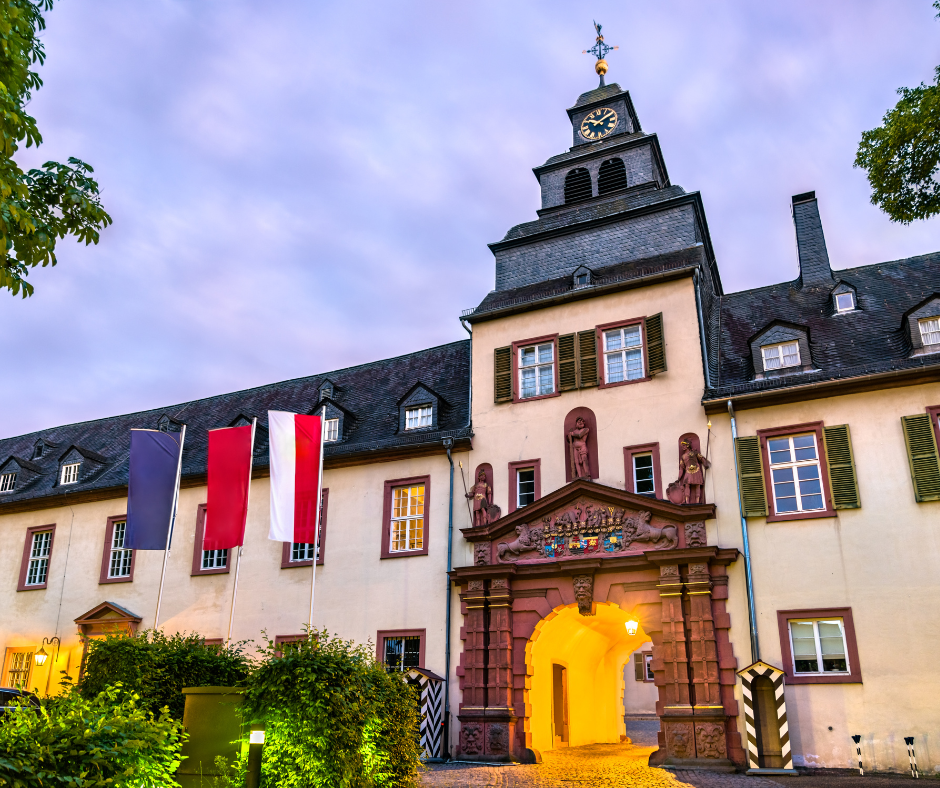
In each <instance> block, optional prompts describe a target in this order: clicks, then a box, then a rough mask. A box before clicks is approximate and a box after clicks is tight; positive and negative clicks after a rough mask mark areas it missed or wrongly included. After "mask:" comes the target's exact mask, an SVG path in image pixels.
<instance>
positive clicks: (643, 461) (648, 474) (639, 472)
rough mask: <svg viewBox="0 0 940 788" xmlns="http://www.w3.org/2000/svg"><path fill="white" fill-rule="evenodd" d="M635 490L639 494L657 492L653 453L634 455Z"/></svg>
mask: <svg viewBox="0 0 940 788" xmlns="http://www.w3.org/2000/svg"><path fill="white" fill-rule="evenodd" d="M633 490H634V492H636V493H638V494H639V495H655V494H656V483H655V481H654V479H653V455H652V454H634V455H633Z"/></svg>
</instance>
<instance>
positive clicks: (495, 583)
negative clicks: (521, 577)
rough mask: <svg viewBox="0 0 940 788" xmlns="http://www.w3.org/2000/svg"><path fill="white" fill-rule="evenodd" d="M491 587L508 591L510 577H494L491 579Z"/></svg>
mask: <svg viewBox="0 0 940 788" xmlns="http://www.w3.org/2000/svg"><path fill="white" fill-rule="evenodd" d="M490 589H491V590H493V591H508V590H509V579H508V578H506V577H494V578H493V579H492V580H490Z"/></svg>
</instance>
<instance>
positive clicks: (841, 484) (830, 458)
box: [823, 424, 862, 509]
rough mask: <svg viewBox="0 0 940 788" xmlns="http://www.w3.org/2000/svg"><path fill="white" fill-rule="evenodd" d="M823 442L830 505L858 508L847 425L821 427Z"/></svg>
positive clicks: (859, 504)
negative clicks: (830, 495)
mask: <svg viewBox="0 0 940 788" xmlns="http://www.w3.org/2000/svg"><path fill="white" fill-rule="evenodd" d="M823 442H824V443H825V446H826V464H827V465H828V466H829V489H830V490H831V491H832V505H833V506H834V507H835V508H836V509H858V508H860V507H861V505H862V501H861V497H860V496H859V494H858V478H857V477H856V475H855V457H854V455H853V454H852V438H851V435H850V434H849V425H848V424H840V425H837V426H835V427H823Z"/></svg>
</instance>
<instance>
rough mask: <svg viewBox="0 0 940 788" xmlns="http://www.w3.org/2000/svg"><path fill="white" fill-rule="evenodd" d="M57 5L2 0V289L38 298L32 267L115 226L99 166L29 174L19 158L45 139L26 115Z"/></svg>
mask: <svg viewBox="0 0 940 788" xmlns="http://www.w3.org/2000/svg"><path fill="white" fill-rule="evenodd" d="M52 2H53V0H0V288H6V289H8V290H10V291H11V292H12V293H13V294H14V295H16V294H17V293H22V295H23V297H24V298H25V297H27V296H29V295H32V293H33V286H32V285H31V284H30V283H29V282H27V281H26V276H27V274H28V272H29V269H30V268H33V267H35V266H37V265H42V266H47V265H55V264H56V262H57V261H56V254H55V247H56V241H58V240H59V239H61V238H65V237H66V236H67V235H72V236H74V237H75V238H76V239H77V240H79V241H82V242H84V243H85V245H86V246H87V245H88V244H91V243H95V244H96V243H98V231H99V230H102V229H104V228H105V227H107V226H108V225H109V224H111V217H110V216H109V215H108V214H107V213H106V212H105V210H104V208H103V207H102V205H101V201H100V194H99V189H98V183H97V181H96V180H95V179H94V178H93V177H92V173H93V172H94V170H93V169H92V167H91V166H90V165H88V164H86V163H85V162H83V161H81V160H80V159H76V158H73V157H69V159H68V163H67V164H60V163H58V162H54V161H48V162H46V163H45V164H43V165H42V167H41V168H39V169H31V170H29V171H28V172H23V170H21V169H20V167H19V166H18V165H17V164H16V162H15V161H14V160H13V156H14V155H15V154H16V152H17V150H19V147H20V145H22V144H25V146H26V147H27V148H28V147H30V146H36V147H38V146H39V145H40V144H42V135H41V134H40V133H39V128H38V126H37V124H36V119H35V118H34V117H32V116H31V115H30V114H29V113H28V112H27V111H26V105H27V104H28V103H29V101H30V100H31V99H32V97H33V94H34V93H35V92H36V91H37V90H39V88H41V87H42V79H40V77H39V75H38V74H37V73H36V72H35V71H33V70H32V68H33V66H35V65H36V64H39V65H42V64H43V62H44V61H45V59H46V53H45V48H44V47H43V43H42V41H41V40H40V39H39V33H41V32H42V31H43V30H45V27H46V22H45V19H44V18H43V16H42V15H43V12H48V11H51V10H52Z"/></svg>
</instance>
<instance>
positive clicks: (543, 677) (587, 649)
mask: <svg viewBox="0 0 940 788" xmlns="http://www.w3.org/2000/svg"><path fill="white" fill-rule="evenodd" d="M594 607H595V615H593V616H582V615H581V614H580V613H579V612H578V606H577V605H568V606H565V607H561V608H556V609H555V610H554V611H553V612H552V613H551V614H549V615H548V616H546V617H545V618H544V619H543V620H542V621H540V622H539V624H538V625H537V626H536V629H535V632H533V634H532V637H531V639H530V640H529V644H528V647H527V648H526V661H527V663H528V666H529V675H530V684H529V690H528V693H527V695H528V700H527V705H528V707H529V710H530V711H529V715H530V716H529V720H528V723H529V727H528V731H529V733H531V734H532V744H531V746H532V747H533V748H534V749H536V750H539V751H543V750H551V749H554V748H555V747H556V746H565V745H567V746H570V747H577V746H579V745H581V744H593V743H598V742H601V743H617V742H619V741H620V736H621V735H623V734H625V730H626V729H625V727H624V721H623V712H624V707H623V692H624V676H623V669H624V665H625V664H626V662H627V661H628V660H629V658H630V654H631V653H632V652H634V651H636V649H637V648H639V647H640V646H641V645H642V644H643V643H646V642H648V641H649V637H648V636H647V635H646V633H645V632H644V631H643V629H642V628H640V629H639V630H638V631H637V633H636V634H635V635H628V634H627V629H626V623H627V621H629V620H630V619H631V618H632V619H634V620H636V618H637V617H636V616H635V615H631V611H629V610H623V609H621V608H620V607H618V606H617V605H614V604H609V603H598V604H596V605H595V606H594ZM560 704H566V705H567V709H566V713H565V712H564V711H562V708H561V707H560ZM562 727H564V728H565V730H562ZM565 740H566V741H565Z"/></svg>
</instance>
